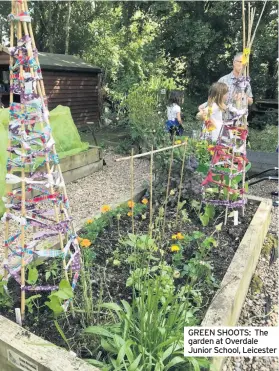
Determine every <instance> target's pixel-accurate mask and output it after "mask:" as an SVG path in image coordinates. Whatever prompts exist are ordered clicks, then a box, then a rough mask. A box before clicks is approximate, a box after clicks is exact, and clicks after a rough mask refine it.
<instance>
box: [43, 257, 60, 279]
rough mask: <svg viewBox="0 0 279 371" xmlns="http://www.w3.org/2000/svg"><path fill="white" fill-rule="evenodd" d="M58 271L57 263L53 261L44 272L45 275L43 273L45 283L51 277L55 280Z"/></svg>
mask: <svg viewBox="0 0 279 371" xmlns="http://www.w3.org/2000/svg"><path fill="white" fill-rule="evenodd" d="M58 269H59V268H58V265H57V261H56V260H54V261H53V262H52V263H51V264H50V266H49V268H48V269H47V270H46V273H45V278H46V281H47V280H48V279H49V278H50V277H52V278H53V279H55V278H56V276H57V273H58Z"/></svg>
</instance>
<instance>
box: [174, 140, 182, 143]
mask: <svg viewBox="0 0 279 371" xmlns="http://www.w3.org/2000/svg"><path fill="white" fill-rule="evenodd" d="M181 143H182V142H181V140H180V139H178V140H176V141H175V142H174V144H181Z"/></svg>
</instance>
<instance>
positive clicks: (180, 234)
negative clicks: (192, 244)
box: [176, 232, 184, 240]
mask: <svg viewBox="0 0 279 371" xmlns="http://www.w3.org/2000/svg"><path fill="white" fill-rule="evenodd" d="M176 238H177V239H178V240H183V239H184V236H183V234H182V233H180V232H178V233H177V234H176Z"/></svg>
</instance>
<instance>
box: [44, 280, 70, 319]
mask: <svg viewBox="0 0 279 371" xmlns="http://www.w3.org/2000/svg"><path fill="white" fill-rule="evenodd" d="M73 296H74V293H73V289H72V287H71V285H70V283H69V282H68V281H67V280H65V279H63V280H61V282H60V283H59V290H57V291H53V292H52V293H51V294H50V295H49V296H48V299H49V301H46V302H45V305H46V306H48V307H49V308H50V309H51V310H52V312H53V314H54V316H55V317H56V316H58V315H59V314H61V313H62V312H63V311H64V309H63V307H62V303H63V302H64V301H66V300H70V299H72V298H73Z"/></svg>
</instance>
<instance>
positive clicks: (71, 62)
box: [0, 44, 101, 73]
mask: <svg viewBox="0 0 279 371" xmlns="http://www.w3.org/2000/svg"><path fill="white" fill-rule="evenodd" d="M0 51H3V52H5V53H7V54H9V49H8V48H7V47H5V46H3V45H1V44H0ZM38 55H39V61H40V65H41V67H42V68H43V69H44V70H60V71H61V70H62V71H77V72H95V73H100V72H101V68H100V67H97V66H92V65H91V64H89V63H87V62H85V61H84V60H83V59H81V58H79V57H76V56H74V55H68V54H67V55H66V54H53V53H45V52H39V53H38Z"/></svg>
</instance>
